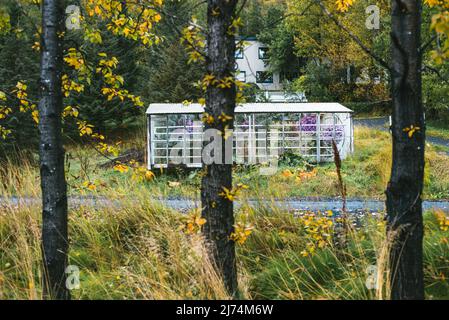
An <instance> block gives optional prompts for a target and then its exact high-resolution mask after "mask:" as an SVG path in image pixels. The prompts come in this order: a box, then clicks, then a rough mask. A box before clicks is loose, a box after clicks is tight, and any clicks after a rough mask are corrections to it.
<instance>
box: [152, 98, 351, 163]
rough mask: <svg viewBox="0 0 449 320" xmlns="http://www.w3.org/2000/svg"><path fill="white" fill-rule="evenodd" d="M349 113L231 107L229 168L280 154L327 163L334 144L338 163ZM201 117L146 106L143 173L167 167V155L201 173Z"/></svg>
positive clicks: (327, 107)
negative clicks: (230, 163) (175, 153)
mask: <svg viewBox="0 0 449 320" xmlns="http://www.w3.org/2000/svg"><path fill="white" fill-rule="evenodd" d="M352 112H353V111H352V110H350V109H348V108H346V107H345V106H343V105H341V104H339V103H246V104H242V105H240V106H237V107H236V109H235V122H234V126H235V128H234V132H233V138H234V139H233V162H234V163H239V164H253V163H267V162H268V161H269V159H270V155H271V156H272V155H273V154H275V155H281V154H282V153H284V152H286V151H289V152H292V153H295V154H299V155H302V156H303V157H305V158H306V159H307V160H308V161H310V162H316V163H320V162H328V161H332V160H333V151H332V140H334V141H336V143H337V146H338V149H339V153H340V157H341V158H342V159H344V158H345V157H346V156H347V155H349V154H350V153H352V152H353V151H354V128H353V121H352ZM203 113H204V107H203V106H201V105H200V104H189V105H183V104H173V103H163V104H159V103H158V104H151V105H150V106H149V108H148V109H147V112H146V114H147V127H148V137H147V152H148V153H147V157H148V158H147V159H148V160H147V167H148V169H152V168H167V167H169V166H172V163H171V161H170V159H171V158H170V157H171V156H169V154H170V153H171V152H173V150H174V151H175V152H177V153H178V154H179V153H180V154H181V155H180V156H179V157H180V158H181V159H180V160H181V162H182V165H183V166H186V167H191V168H201V167H202V162H201V150H202V145H201V143H202V139H203V123H202V122H201V117H202V114H203ZM180 132H181V133H180ZM318 133H319V134H318ZM273 141H276V144H274V142H273ZM267 155H268V156H267Z"/></svg>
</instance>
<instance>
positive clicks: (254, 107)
mask: <svg viewBox="0 0 449 320" xmlns="http://www.w3.org/2000/svg"><path fill="white" fill-rule="evenodd" d="M203 112H204V107H203V106H201V105H200V104H198V103H192V104H189V105H184V104H182V103H154V104H150V106H149V107H148V109H147V114H191V113H203ZM235 112H236V113H280V112H281V113H284V112H285V113H301V112H303V113H313V112H322V113H348V112H352V110H351V109H348V108H346V107H345V106H343V105H341V104H339V103H335V102H320V103H269V102H268V103H244V104H242V105H239V106H237V107H236V108H235Z"/></svg>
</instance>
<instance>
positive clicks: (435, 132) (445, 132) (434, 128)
mask: <svg viewBox="0 0 449 320" xmlns="http://www.w3.org/2000/svg"><path fill="white" fill-rule="evenodd" d="M426 133H427V134H428V135H429V136H432V137H438V138H443V139H447V140H449V125H448V124H447V123H443V122H439V121H430V122H429V123H428V124H427V129H426Z"/></svg>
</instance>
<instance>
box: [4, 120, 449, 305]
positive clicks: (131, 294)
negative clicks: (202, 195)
mask: <svg viewBox="0 0 449 320" xmlns="http://www.w3.org/2000/svg"><path fill="white" fill-rule="evenodd" d="M135 141H139V143H136V142H135ZM143 141H144V140H142V139H140V138H133V139H130V140H129V141H128V142H126V144H125V145H124V148H125V149H127V148H136V147H142V142H143ZM355 141H356V146H355V150H356V152H355V153H354V155H352V156H351V157H350V158H348V159H347V160H345V161H344V163H343V177H344V180H345V182H346V184H347V188H348V195H349V196H351V197H369V198H373V197H377V198H381V197H382V193H383V190H384V188H385V184H386V183H387V180H388V172H389V167H390V161H391V160H390V159H391V156H390V147H389V136H388V134H387V133H383V132H379V131H374V130H369V129H363V128H358V129H357V130H356V139H355ZM427 150H428V151H427V155H426V158H427V169H426V191H425V195H426V198H448V190H449V172H448V170H447V168H448V167H449V157H447V156H445V155H443V154H440V153H438V152H437V150H435V149H434V148H432V147H428V148H427ZM68 154H69V155H68V163H69V165H68V169H67V177H68V181H69V184H70V193H71V194H88V195H107V196H109V197H111V198H117V199H120V201H121V205H120V207H114V206H110V207H103V208H93V207H89V206H81V207H78V208H77V209H73V210H71V211H70V214H69V228H70V231H69V234H70V264H72V265H74V266H76V267H78V268H79V270H80V280H81V282H80V288H79V289H76V290H73V291H72V296H73V298H74V299H206V298H207V299H215V298H217V299H218V298H220V299H227V298H229V297H228V296H227V294H226V292H225V290H224V288H223V286H222V284H221V282H220V279H219V276H218V275H217V274H216V273H215V272H214V269H213V268H212V265H211V263H210V261H209V259H208V257H207V254H206V251H205V246H204V242H203V239H202V237H201V233H200V232H199V231H200V229H201V223H200V222H199V221H200V220H199V219H197V217H198V215H199V212H197V211H192V212H188V213H187V214H180V213H179V212H176V211H174V210H172V209H169V208H165V207H161V206H160V205H156V204H155V203H154V202H152V201H151V197H150V196H157V195H160V196H188V197H195V196H197V192H198V187H199V184H200V175H201V172H200V171H193V172H190V173H186V172H181V171H179V172H175V173H170V174H167V173H166V172H163V173H160V172H154V174H155V176H154V177H153V176H151V177H149V179H145V176H144V177H143V178H142V175H140V174H139V172H137V173H136V172H135V171H138V170H137V169H135V170H129V171H128V172H118V171H116V170H114V169H112V168H110V169H101V168H100V167H99V166H98V165H99V164H101V163H103V162H104V161H105V160H104V158H101V157H99V156H98V154H96V153H95V152H93V151H92V150H86V149H83V148H81V147H76V148H75V147H72V148H69V149H68ZM0 172H1V177H2V179H1V181H2V185H1V186H0V188H2V189H1V194H2V195H6V196H8V195H20V196H25V195H26V196H39V180H38V174H37V168H36V166H35V161H34V160H33V159H32V158H27V157H22V159H21V160H20V161H18V160H15V161H13V160H10V161H9V162H8V163H4V164H3V165H2V166H1V169H0ZM235 180H236V183H244V184H246V185H248V186H249V187H250V188H249V189H247V190H244V191H243V193H242V194H241V195H240V200H241V201H242V204H243V205H242V206H241V207H240V208H239V210H238V212H236V220H237V224H236V235H235V241H236V243H237V253H238V268H239V288H240V297H241V298H243V299H388V295H387V292H388V291H389V290H388V287H389V283H388V281H387V279H388V274H387V272H388V256H387V254H386V253H387V252H388V245H389V243H390V240H389V239H387V238H386V236H385V221H384V219H383V214H382V213H379V214H377V215H374V216H373V215H371V214H370V215H366V217H364V218H363V219H362V220H363V221H362V222H363V223H362V225H363V227H361V228H360V227H356V225H354V227H353V228H352V229H351V230H350V232H349V234H348V235H347V245H346V246H336V245H335V239H336V238H335V234H336V233H338V230H339V227H338V226H339V224H340V222H339V220H338V218H335V217H334V216H333V213H332V212H322V213H316V212H315V213H312V212H286V211H283V210H281V209H279V208H276V207H274V206H267V207H257V208H254V207H250V206H248V205H247V204H245V199H247V198H255V197H261V198H263V199H270V198H273V197H277V198H282V197H290V196H298V197H299V196H335V195H338V192H337V191H336V189H337V188H336V183H337V178H336V174H335V168H334V165H333V164H325V165H320V166H318V167H316V168H313V167H308V166H306V165H305V164H304V162H302V161H298V162H294V161H292V159H290V162H289V163H287V162H286V161H284V162H283V165H282V167H280V168H279V170H278V172H277V174H275V175H273V176H268V177H264V176H260V175H259V173H258V168H257V167H254V168H236V170H235ZM86 181H88V182H90V183H91V185H88V184H87V185H86V184H85V182H86ZM149 195H150V196H149ZM206 223H207V222H206ZM448 228H449V217H448V216H447V213H443V212H441V211H432V212H427V213H426V214H425V244H424V263H425V285H426V297H427V298H428V299H449V295H448V294H449V282H448V280H447V279H448V277H449V240H448V238H449V233H448V232H449V231H448ZM39 239H40V211H39V208H37V207H27V206H19V207H16V206H13V207H11V206H5V205H4V206H1V207H0V299H39V298H41V287H42V285H41V265H40V261H41V251H40V242H39ZM374 271H376V272H377V276H376V277H374V278H375V279H377V280H376V281H377V284H378V285H377V288H372V289H368V288H367V286H366V283H367V282H368V283H369V284H372V283H373V282H372V281H374V280H373V279H374V278H373V275H372V272H374Z"/></svg>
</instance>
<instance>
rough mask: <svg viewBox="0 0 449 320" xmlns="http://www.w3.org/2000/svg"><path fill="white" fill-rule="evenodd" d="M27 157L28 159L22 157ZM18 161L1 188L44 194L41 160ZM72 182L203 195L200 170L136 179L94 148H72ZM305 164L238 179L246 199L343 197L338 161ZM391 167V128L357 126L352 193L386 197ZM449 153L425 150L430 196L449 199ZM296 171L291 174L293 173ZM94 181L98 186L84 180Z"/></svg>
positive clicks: (111, 193)
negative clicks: (110, 165)
mask: <svg viewBox="0 0 449 320" xmlns="http://www.w3.org/2000/svg"><path fill="white" fill-rule="evenodd" d="M144 143H145V139H144V138H143V137H141V136H137V137H133V138H131V139H128V140H127V141H126V142H125V143H124V145H123V149H124V150H126V149H130V148H137V149H143V148H144ZM21 158H24V157H21ZM26 159H27V158H24V160H23V161H22V163H20V164H19V165H17V164H16V161H15V160H9V161H8V162H6V163H5V164H3V165H2V166H1V169H0V177H2V181H3V185H0V192H1V193H2V194H5V195H20V196H36V195H38V194H39V190H38V188H36V186H38V185H39V175H38V170H37V166H36V161H31V160H26ZM67 159H68V160H67V168H68V169H67V180H68V183H69V193H70V194H72V195H76V194H86V195H104V196H108V197H111V198H119V199H120V198H126V197H127V196H128V195H129V194H133V193H136V192H140V190H141V189H142V188H144V189H145V190H146V191H147V192H148V194H150V195H151V196H154V197H188V198H199V187H200V184H201V171H199V170H197V171H189V172H186V171H183V170H175V171H173V172H169V173H168V172H166V171H163V172H161V171H160V170H155V171H154V173H155V177H154V179H152V180H151V181H143V182H142V181H140V180H141V179H137V180H136V179H134V178H135V177H134V178H133V173H132V170H130V171H129V172H125V173H121V172H117V171H114V169H112V168H107V169H102V168H101V167H100V165H101V164H102V163H104V162H105V159H104V157H102V156H101V155H99V154H98V153H96V152H95V151H93V150H92V149H89V148H83V147H81V146H73V147H70V148H68V155H67ZM304 167H305V166H304V163H297V164H293V165H292V164H290V165H287V164H281V166H280V167H279V168H278V171H277V173H276V174H274V175H271V176H263V175H260V173H259V167H257V166H253V167H235V170H234V180H235V182H236V183H244V184H246V185H248V186H250V188H249V189H248V190H244V192H243V194H242V197H243V198H268V199H269V198H280V199H282V198H288V197H305V196H308V197H335V196H339V194H338V191H337V190H338V188H336V186H337V177H336V174H335V166H334V164H333V163H327V164H321V165H318V166H317V167H316V174H310V175H309V176H307V177H305V178H302V179H300V178H297V177H298V176H300V175H301V172H304V171H309V172H310V168H308V169H305V168H304ZM390 167H391V141H390V136H389V134H388V133H386V132H382V131H377V130H373V129H369V128H363V127H358V128H356V130H355V152H354V154H353V155H351V156H349V157H348V158H347V159H345V160H344V161H343V166H342V175H343V179H344V181H345V183H346V186H347V195H348V197H356V198H378V199H383V198H384V190H385V188H386V185H387V183H388V180H389V172H390ZM448 167H449V156H447V155H446V154H444V153H442V152H441V150H440V149H438V148H435V147H433V146H430V145H428V146H427V148H426V173H425V189H424V197H425V198H426V199H448V198H449V172H448V171H447V170H446V169H447V168H448ZM290 173H292V174H290ZM86 182H90V183H91V184H93V185H94V186H95V189H94V190H91V189H89V188H86V187H85V186H83V183H86Z"/></svg>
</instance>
